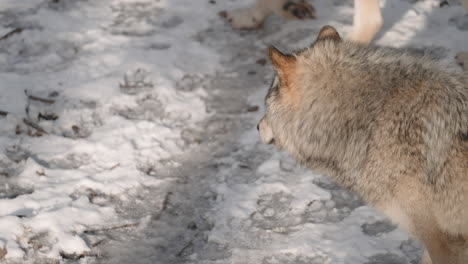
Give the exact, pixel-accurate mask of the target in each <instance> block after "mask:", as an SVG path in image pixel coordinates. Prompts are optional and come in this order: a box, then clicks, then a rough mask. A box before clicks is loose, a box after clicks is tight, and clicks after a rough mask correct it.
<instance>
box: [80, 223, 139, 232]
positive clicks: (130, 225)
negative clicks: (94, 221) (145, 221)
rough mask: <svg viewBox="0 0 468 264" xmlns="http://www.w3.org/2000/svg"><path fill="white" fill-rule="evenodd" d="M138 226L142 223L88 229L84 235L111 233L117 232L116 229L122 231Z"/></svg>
mask: <svg viewBox="0 0 468 264" xmlns="http://www.w3.org/2000/svg"><path fill="white" fill-rule="evenodd" d="M138 225H140V222H134V223H127V224H120V225H115V226H109V227H102V228H95V229H87V230H85V231H84V233H96V232H103V231H110V230H115V229H120V228H128V227H134V226H138Z"/></svg>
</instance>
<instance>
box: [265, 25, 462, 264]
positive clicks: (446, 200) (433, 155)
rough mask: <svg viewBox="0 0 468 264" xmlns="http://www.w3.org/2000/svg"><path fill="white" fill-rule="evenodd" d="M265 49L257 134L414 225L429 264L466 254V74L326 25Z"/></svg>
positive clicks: (449, 262) (448, 263) (458, 260)
mask: <svg viewBox="0 0 468 264" xmlns="http://www.w3.org/2000/svg"><path fill="white" fill-rule="evenodd" d="M269 57H270V60H271V62H272V65H273V68H274V69H275V72H276V77H275V79H274V81H273V84H272V86H271V88H270V89H269V91H268V94H267V96H266V99H265V105H266V108H265V109H266V110H265V115H264V116H263V118H262V119H261V120H260V122H259V124H258V129H259V132H260V138H261V140H262V141H263V142H264V143H267V144H274V146H276V147H277V148H279V149H283V150H286V151H287V152H289V153H290V154H291V155H292V156H293V157H295V158H296V159H297V160H298V161H300V162H301V163H302V164H304V165H305V166H307V167H308V168H311V169H313V170H315V171H318V172H321V173H323V174H325V175H328V176H330V177H331V178H333V179H334V181H336V182H337V183H338V184H340V185H341V186H344V187H346V188H349V189H351V190H352V191H354V192H356V193H357V194H359V195H360V196H361V197H362V198H363V199H364V200H365V201H367V202H368V203H369V204H370V205H372V206H374V207H375V208H377V209H378V210H380V211H382V212H383V213H385V214H386V215H387V216H388V217H389V218H390V219H392V220H393V221H394V222H395V223H398V224H399V225H400V226H401V227H402V228H404V229H406V230H407V231H409V232H410V233H412V234H413V235H414V236H415V237H417V238H418V239H419V240H421V241H422V242H423V244H424V245H425V248H426V252H425V253H424V257H423V263H424V264H430V263H432V264H466V263H468V76H466V75H464V74H463V73H460V72H459V71H457V69H453V68H450V66H447V65H444V64H442V62H439V61H436V60H435V59H433V58H429V57H427V56H423V55H420V54H415V53H412V52H410V51H405V50H400V49H394V48H385V47H376V46H365V45H360V44H357V43H355V42H352V41H346V40H342V39H341V37H340V36H339V34H338V32H337V31H336V30H335V29H334V28H333V27H330V26H326V27H324V28H322V30H321V31H320V34H319V36H318V38H317V40H316V42H315V43H313V44H312V45H311V46H310V47H308V48H306V49H304V50H302V51H298V52H294V53H292V54H283V53H281V52H280V51H278V50H276V49H275V48H270V49H269Z"/></svg>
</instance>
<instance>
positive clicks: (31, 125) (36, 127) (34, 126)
mask: <svg viewBox="0 0 468 264" xmlns="http://www.w3.org/2000/svg"><path fill="white" fill-rule="evenodd" d="M23 123H24V124H25V125H27V126H30V127H32V128H34V129H36V130H37V131H38V132H41V133H44V134H49V133H48V132H47V131H45V130H44V129H43V128H42V127H41V126H39V125H38V124H36V123H34V122H33V121H31V120H29V119H27V118H23Z"/></svg>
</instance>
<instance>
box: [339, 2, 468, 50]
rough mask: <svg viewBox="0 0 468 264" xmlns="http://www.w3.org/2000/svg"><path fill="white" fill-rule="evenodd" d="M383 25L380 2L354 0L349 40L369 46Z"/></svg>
mask: <svg viewBox="0 0 468 264" xmlns="http://www.w3.org/2000/svg"><path fill="white" fill-rule="evenodd" d="M467 1H468V0H467ZM382 23H383V18H382V14H381V12H380V5H379V0H354V21H353V31H352V32H351V34H350V35H349V36H348V37H347V38H348V39H350V40H352V41H356V42H359V43H363V44H368V43H370V42H371V41H372V38H373V37H374V36H375V34H377V32H379V30H380V28H381V27H382Z"/></svg>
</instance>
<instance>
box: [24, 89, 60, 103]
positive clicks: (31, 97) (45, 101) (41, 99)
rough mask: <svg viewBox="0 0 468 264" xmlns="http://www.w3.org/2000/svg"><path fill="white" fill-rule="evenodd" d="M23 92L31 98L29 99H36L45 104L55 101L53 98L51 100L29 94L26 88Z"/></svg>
mask: <svg viewBox="0 0 468 264" xmlns="http://www.w3.org/2000/svg"><path fill="white" fill-rule="evenodd" d="M24 94H26V96H27V97H28V99H29V100H31V101H38V102H42V103H45V104H54V103H55V100H52V99H47V98H41V97H38V96H34V95H30V94H29V93H28V90H24Z"/></svg>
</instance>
